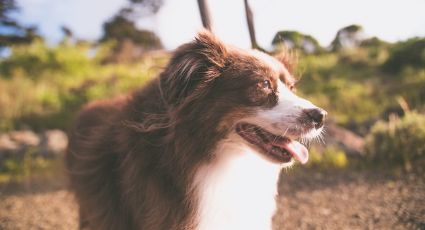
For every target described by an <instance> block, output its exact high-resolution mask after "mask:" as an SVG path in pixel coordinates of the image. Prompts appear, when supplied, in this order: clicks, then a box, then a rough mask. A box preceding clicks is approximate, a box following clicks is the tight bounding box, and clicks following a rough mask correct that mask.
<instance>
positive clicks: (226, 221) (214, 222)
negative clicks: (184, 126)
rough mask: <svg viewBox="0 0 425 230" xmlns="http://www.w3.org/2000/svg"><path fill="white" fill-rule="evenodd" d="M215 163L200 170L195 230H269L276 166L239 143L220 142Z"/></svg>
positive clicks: (275, 184) (273, 207)
mask: <svg viewBox="0 0 425 230" xmlns="http://www.w3.org/2000/svg"><path fill="white" fill-rule="evenodd" d="M216 151H217V152H216V154H217V161H216V162H214V163H212V164H211V165H208V166H205V167H204V168H202V169H200V171H199V172H198V174H197V177H196V180H195V184H196V185H197V187H198V191H199V193H200V209H199V223H200V225H199V228H198V229H199V230H217V229H220V230H226V229H232V230H235V229H236V230H237V229H244V230H249V229H253V230H254V229H255V230H258V229H261V230H263V229H264V230H266V229H271V219H272V216H273V214H274V211H275V207H276V204H275V196H276V191H277V180H278V177H279V171H280V168H281V167H280V166H279V165H276V164H274V163H271V162H269V161H267V160H265V159H263V157H261V155H260V154H258V153H256V152H255V150H253V149H252V148H250V147H249V146H247V145H246V144H244V143H243V141H239V140H237V141H226V142H222V143H221V144H220V146H219V147H218V148H217V150H216Z"/></svg>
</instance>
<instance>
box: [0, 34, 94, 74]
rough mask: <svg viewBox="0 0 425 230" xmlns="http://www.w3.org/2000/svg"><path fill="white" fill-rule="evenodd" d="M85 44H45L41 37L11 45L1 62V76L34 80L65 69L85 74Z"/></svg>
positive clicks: (86, 65) (86, 55)
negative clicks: (8, 53)
mask: <svg viewBox="0 0 425 230" xmlns="http://www.w3.org/2000/svg"><path fill="white" fill-rule="evenodd" d="M89 49H90V47H89V46H88V45H87V44H77V45H73V44H67V43H62V44H60V45H58V46H56V47H48V46H47V45H46V44H45V43H44V42H43V41H42V40H36V41H34V42H33V43H31V44H29V45H21V46H15V47H13V50H12V54H11V56H10V57H8V58H7V59H5V60H2V61H1V62H0V74H1V76H2V77H3V78H5V77H11V76H25V77H29V78H32V79H37V78H39V77H40V76H43V74H46V72H58V71H61V72H65V73H67V74H72V75H78V74H84V73H86V72H87V71H88V69H89V68H90V67H91V66H90V65H91V60H90V58H89V56H88V52H89Z"/></svg>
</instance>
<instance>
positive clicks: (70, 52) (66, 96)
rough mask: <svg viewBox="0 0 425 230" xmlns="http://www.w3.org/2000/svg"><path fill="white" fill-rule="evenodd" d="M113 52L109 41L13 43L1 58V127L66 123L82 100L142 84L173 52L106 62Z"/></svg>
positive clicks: (61, 126)
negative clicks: (133, 60)
mask: <svg viewBox="0 0 425 230" xmlns="http://www.w3.org/2000/svg"><path fill="white" fill-rule="evenodd" d="M108 50H109V51H108ZM95 51H96V52H95ZM90 52H93V54H92V55H89V53H90ZM109 53H110V46H109V45H108V44H105V45H102V46H100V47H97V48H96V49H93V48H92V47H90V46H89V45H87V44H67V43H63V44H60V45H58V46H57V47H49V46H47V45H46V44H45V43H43V42H41V41H35V42H34V43H32V44H30V45H23V46H16V47H13V50H12V55H11V56H10V57H8V58H6V59H4V60H1V61H0V67H1V68H0V69H1V70H0V131H7V130H14V129H22V128H31V129H35V130H40V129H48V128H60V129H66V128H67V127H68V125H69V124H70V121H71V120H72V118H73V116H74V114H75V113H76V112H77V111H78V109H79V107H80V106H81V105H82V104H83V103H86V102H88V101H91V100H94V99H99V98H104V97H110V96H114V95H117V94H121V93H124V92H128V91H130V90H133V89H135V88H137V87H141V86H142V85H143V84H144V83H145V82H146V81H147V80H149V79H150V78H151V77H152V76H154V75H155V74H156V73H157V71H158V70H159V67H161V65H163V64H164V63H165V61H166V60H167V58H168V57H166V56H158V57H147V58H144V59H142V60H140V61H138V62H136V63H132V64H102V63H101V61H100V60H102V59H103V57H104V56H103V55H106V54H109Z"/></svg>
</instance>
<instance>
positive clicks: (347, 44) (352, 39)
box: [331, 24, 363, 51]
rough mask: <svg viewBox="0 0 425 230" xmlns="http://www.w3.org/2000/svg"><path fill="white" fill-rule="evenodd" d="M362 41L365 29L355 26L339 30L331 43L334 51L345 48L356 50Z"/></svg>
mask: <svg viewBox="0 0 425 230" xmlns="http://www.w3.org/2000/svg"><path fill="white" fill-rule="evenodd" d="M362 40H363V27H362V26H360V25H356V24H353V25H349V26H346V27H344V28H342V29H340V30H338V32H337V34H336V36H335V38H334V40H333V41H332V43H331V47H332V50H333V51H339V50H342V49H345V48H354V47H357V46H358V45H359V44H360V43H361V42H362Z"/></svg>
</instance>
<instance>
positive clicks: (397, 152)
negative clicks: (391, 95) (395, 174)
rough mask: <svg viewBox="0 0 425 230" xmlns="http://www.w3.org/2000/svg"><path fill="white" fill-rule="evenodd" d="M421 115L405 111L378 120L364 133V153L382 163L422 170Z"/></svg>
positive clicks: (424, 132)
mask: <svg viewBox="0 0 425 230" xmlns="http://www.w3.org/2000/svg"><path fill="white" fill-rule="evenodd" d="M424 140H425V115H424V114H418V113H416V112H408V113H407V114H406V115H405V116H404V117H402V118H399V117H397V116H395V115H393V116H391V117H390V119H389V121H379V122H377V123H376V124H375V125H374V126H373V127H372V129H371V132H370V134H369V135H368V136H367V152H368V157H369V160H370V161H371V162H373V163H374V164H376V163H379V165H381V166H384V167H392V166H401V167H403V168H404V170H407V171H411V170H418V171H422V172H423V170H424V165H425V142H424Z"/></svg>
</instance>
